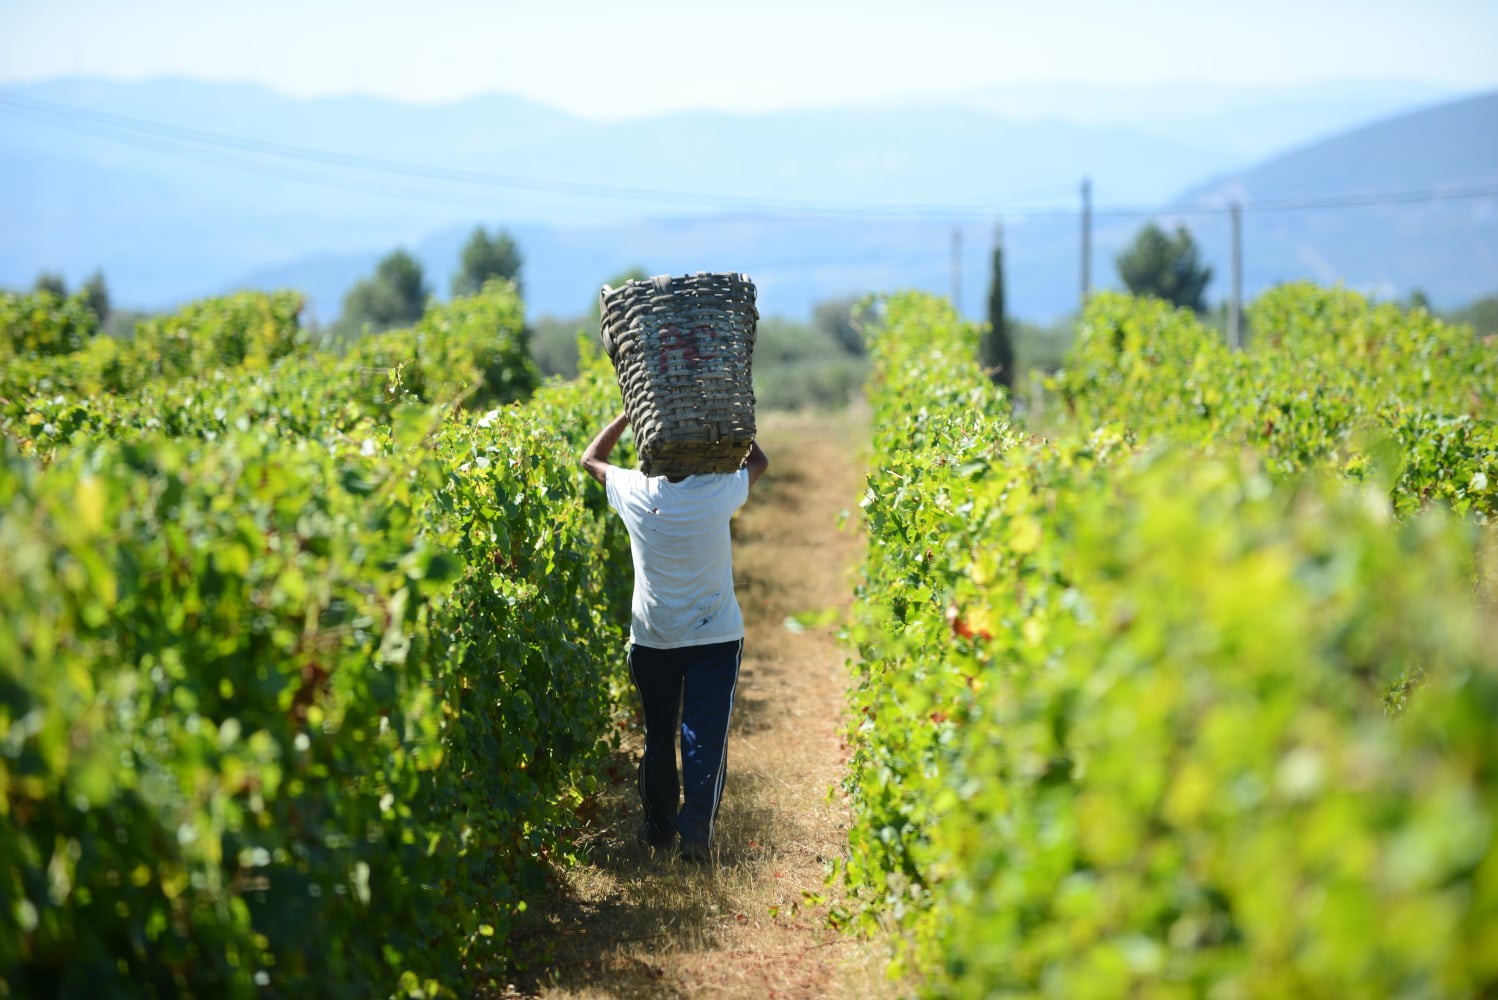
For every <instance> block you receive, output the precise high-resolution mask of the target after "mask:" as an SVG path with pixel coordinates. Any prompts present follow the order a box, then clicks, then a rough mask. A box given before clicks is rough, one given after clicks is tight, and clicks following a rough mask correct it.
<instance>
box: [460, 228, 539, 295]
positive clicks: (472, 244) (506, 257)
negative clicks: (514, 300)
mask: <svg viewBox="0 0 1498 1000" xmlns="http://www.w3.org/2000/svg"><path fill="white" fill-rule="evenodd" d="M521 263H522V261H521V256H520V248H519V247H518V246H517V245H516V244H515V239H514V237H512V236H511V235H510V234H509V233H507V232H505V231H504V230H502V229H501V230H496V231H495V233H494V235H493V236H492V237H491V236H490V235H489V234H488V233H486V232H484V227H483V226H479V227H477V228H475V229H474V231H473V235H472V236H470V237H468V242H467V243H465V244H463V254H462V257H461V259H460V260H459V264H458V273H457V274H455V275H453V287H452V294H453V298H459V297H461V296H464V295H475V294H477V293H478V292H479V291H480V290H481V289H483V287H484V286H485V285H486V284H488V283H489V282H490V281H492V280H494V279H496V278H499V279H503V280H505V281H510V282H513V283H514V285H515V290H516V292H517V293H518V292H520V290H521V284H520V267H521Z"/></svg>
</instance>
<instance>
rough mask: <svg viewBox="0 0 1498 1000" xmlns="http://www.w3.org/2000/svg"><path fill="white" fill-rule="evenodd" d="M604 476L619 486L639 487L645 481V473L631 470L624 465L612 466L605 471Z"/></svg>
mask: <svg viewBox="0 0 1498 1000" xmlns="http://www.w3.org/2000/svg"><path fill="white" fill-rule="evenodd" d="M604 475H605V476H606V477H607V479H608V481H609V482H610V483H613V484H616V485H618V486H621V487H622V486H637V485H639V484H640V483H643V482H644V481H645V473H643V472H641V471H640V470H639V469H630V468H627V467H625V466H623V465H610V466H609V467H608V468H607V469H605V470H604Z"/></svg>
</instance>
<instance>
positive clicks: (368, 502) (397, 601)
mask: <svg viewBox="0 0 1498 1000" xmlns="http://www.w3.org/2000/svg"><path fill="white" fill-rule="evenodd" d="M0 311H3V313H4V320H5V328H4V331H5V333H6V335H7V339H6V342H5V343H3V344H0V353H3V354H4V355H5V356H4V358H3V363H4V375H3V383H4V384H3V386H0V430H3V445H0V447H3V449H4V456H3V464H0V505H3V507H0V509H3V512H4V513H3V517H0V552H3V556H0V604H3V605H4V617H3V625H0V750H3V766H0V793H3V794H0V810H3V822H0V879H3V881H0V993H8V992H14V993H18V994H22V995H38V996H41V995H49V996H50V995H74V994H77V993H80V992H83V991H85V990H93V991H98V992H100V993H104V994H108V995H195V996H250V995H272V996H302V995H318V996H349V997H367V996H376V995H387V994H391V993H393V992H397V991H399V992H401V993H403V994H411V995H434V994H435V993H437V992H438V991H439V988H440V984H446V986H447V987H448V989H449V990H450V989H451V987H452V985H453V984H455V983H458V982H462V981H465V977H469V978H470V979H471V976H472V973H473V970H483V969H485V968H486V967H490V966H495V965H499V964H502V962H503V956H504V955H505V953H506V952H505V942H506V935H507V932H508V929H509V927H510V926H511V923H512V921H513V918H514V915H515V914H516V913H517V912H519V911H522V910H523V909H524V908H525V905H526V898H527V895H528V894H531V893H535V892H537V891H540V890H541V889H542V888H543V887H544V885H545V883H544V881H543V876H544V874H545V871H546V866H547V865H548V864H550V863H552V861H553V860H554V859H560V858H563V857H564V856H565V854H566V852H567V850H568V844H569V842H568V837H567V834H568V831H569V829H570V828H571V827H573V826H574V825H575V823H576V819H575V815H576V806H577V804H578V803H579V802H580V801H581V800H582V798H583V797H584V796H585V795H586V794H587V793H588V791H589V786H590V782H591V781H592V780H593V777H592V764H593V763H594V762H595V761H596V760H597V759H598V758H599V756H600V755H601V754H602V753H603V752H604V751H605V750H606V749H607V747H608V746H609V735H608V734H609V733H610V728H611V721H612V718H613V705H614V701H615V695H616V693H617V689H618V687H619V685H620V684H621V683H622V677H620V676H619V674H620V668H619V667H618V666H617V665H616V664H615V661H616V660H617V659H618V657H617V656H616V653H617V650H618V648H619V644H620V642H621V641H622V634H621V632H620V628H619V622H620V621H622V620H627V613H624V611H623V610H622V609H627V606H628V605H627V599H628V597H627V589H625V588H627V586H628V580H627V576H625V575H624V574H627V573H628V567H629V560H628V557H627V554H626V551H627V550H625V549H622V548H621V546H627V539H626V538H625V537H624V536H623V534H622V532H619V531H617V530H615V529H614V528H613V526H612V525H611V524H610V523H609V520H608V519H607V518H605V517H604V507H603V503H602V499H601V497H592V498H585V496H584V494H583V493H582V490H581V485H582V484H581V481H580V478H579V477H578V475H577V474H576V458H575V456H576V455H577V453H578V452H579V451H580V450H581V448H582V444H583V443H584V442H585V440H586V438H587V437H588V436H590V435H591V433H592V432H593V430H594V429H595V428H596V427H597V426H598V425H599V424H600V423H601V422H602V421H603V420H604V419H606V418H607V417H608V416H611V415H612V413H613V412H614V410H615V409H616V408H617V390H616V389H615V388H614V386H613V382H612V375H611V373H610V372H609V370H608V366H607V362H606V361H604V362H602V365H601V367H600V365H599V363H598V361H597V359H596V358H595V359H593V361H592V363H591V366H590V368H589V370H588V372H587V373H586V374H585V375H584V377H582V378H581V379H579V380H578V381H577V382H576V383H574V384H571V385H568V386H565V387H558V388H539V389H538V387H537V386H536V384H535V383H536V375H535V370H534V368H533V367H532V366H531V364H530V362H529V359H528V357H527V355H526V352H525V344H524V339H523V336H522V333H521V330H522V326H521V315H522V313H521V306H520V302H519V300H518V299H517V297H516V296H515V294H514V292H513V290H511V289H510V288H508V287H504V286H493V287H490V288H486V289H485V291H484V292H483V294H481V295H478V296H473V297H471V298H467V299H462V300H458V301H456V302H455V303H453V304H452V305H449V306H444V307H438V308H436V309H434V310H433V311H431V312H429V313H428V315H427V317H426V318H425V319H424V320H423V321H422V322H421V323H420V324H419V325H418V326H416V327H415V328H414V329H411V330H403V331H394V332H391V333H387V334H380V335H375V336H371V337H368V338H366V339H365V340H364V341H362V342H361V344H360V346H359V348H358V349H357V350H356V351H354V352H352V353H350V354H349V355H348V356H347V357H342V358H334V357H331V356H325V355H320V354H318V353H317V352H315V351H313V350H311V349H310V348H309V347H308V346H307V345H306V344H305V343H304V341H303V337H302V334H301V331H300V330H299V327H298V322H297V311H298V303H297V301H296V300H295V298H294V297H292V296H286V295H279V296H266V295H258V294H245V295H239V296H235V297H231V298H227V299H221V300H212V301H208V302H203V303H199V304H196V305H194V306H192V307H190V308H188V309H187V310H185V311H184V312H182V313H181V314H180V315H178V316H175V317H171V318H169V319H163V320H155V321H151V322H149V323H146V324H142V325H141V326H140V327H139V328H138V329H137V332H136V336H135V338H134V339H133V340H131V341H113V340H107V339H102V338H97V337H93V336H91V334H92V331H91V330H89V329H88V328H87V325H86V324H87V314H86V313H85V312H84V311H82V310H80V309H76V308H74V307H73V305H72V304H71V303H67V302H62V301H59V300H57V299H55V298H54V297H51V296H48V295H45V294H42V295H35V296H25V297H10V298H7V299H5V300H4V301H3V302H0ZM522 397H529V401H528V402H527V403H526V404H525V405H523V406H518V405H508V404H509V403H511V402H512V401H513V400H516V399H520V398H522Z"/></svg>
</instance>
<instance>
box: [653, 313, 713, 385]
mask: <svg viewBox="0 0 1498 1000" xmlns="http://www.w3.org/2000/svg"><path fill="white" fill-rule="evenodd" d="M712 332H713V328H712V327H711V326H709V325H708V324H706V323H703V324H701V325H699V326H694V327H692V328H691V329H689V330H683V329H681V328H680V327H676V326H663V327H661V335H660V344H661V349H660V355H659V357H658V358H657V359H656V360H657V362H658V368H659V371H660V373H661V374H662V375H664V374H666V373H667V372H668V371H670V370H671V368H672V366H673V365H674V364H675V363H677V362H683V363H685V364H686V366H687V367H688V368H696V367H698V366H699V365H701V364H702V363H703V362H705V361H715V360H717V357H718V356H717V354H715V353H714V352H713V351H712V350H710V349H707V348H705V347H704V345H703V342H702V339H701V338H702V337H703V335H707V336H708V337H709V338H710V337H711V335H712Z"/></svg>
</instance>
